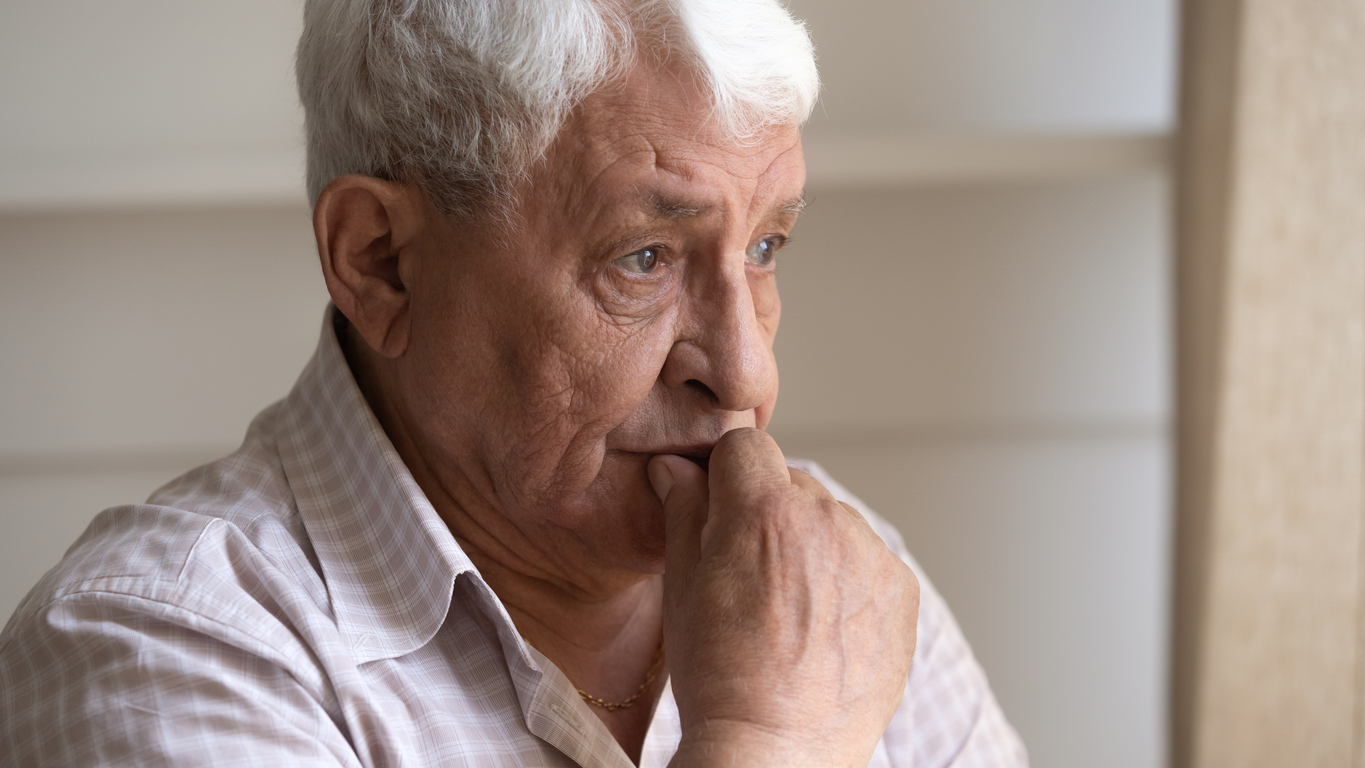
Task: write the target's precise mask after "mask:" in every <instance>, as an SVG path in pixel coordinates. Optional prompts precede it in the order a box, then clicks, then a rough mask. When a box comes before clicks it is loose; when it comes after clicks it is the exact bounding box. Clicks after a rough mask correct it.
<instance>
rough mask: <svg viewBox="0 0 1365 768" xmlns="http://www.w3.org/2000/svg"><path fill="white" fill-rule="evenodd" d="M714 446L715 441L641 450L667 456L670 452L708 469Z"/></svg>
mask: <svg viewBox="0 0 1365 768" xmlns="http://www.w3.org/2000/svg"><path fill="white" fill-rule="evenodd" d="M714 447H715V443H695V444H692V445H667V446H661V447H658V448H651V449H649V450H644V451H640V453H649V454H653V455H655V456H665V455H669V454H672V455H674V456H681V457H683V458H684V459H687V460H688V461H690V462H692V463H693V464H696V465H697V466H699V467H701V468H702V469H706V468H707V467H708V466H709V465H710V463H711V450H712V449H713V448H714Z"/></svg>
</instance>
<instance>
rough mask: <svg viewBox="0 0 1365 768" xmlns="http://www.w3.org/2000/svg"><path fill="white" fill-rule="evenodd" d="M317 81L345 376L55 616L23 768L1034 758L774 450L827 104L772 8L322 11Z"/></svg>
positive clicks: (9, 729)
mask: <svg viewBox="0 0 1365 768" xmlns="http://www.w3.org/2000/svg"><path fill="white" fill-rule="evenodd" d="M298 74H299V85H300V92H301V95H302V98H303V102H304V105H305V107H306V110H307V118H308V153H309V155H308V157H309V163H308V165H309V186H310V192H311V194H312V195H313V198H314V201H315V202H314V219H313V221H314V230H315V233H316V236H317V244H318V253H319V255H320V257H321V263H322V271H323V275H324V278H325V279H326V283H327V288H328V290H329V291H330V293H331V296H332V300H333V303H334V307H329V310H328V313H327V319H326V322H325V323H324V325H323V329H322V337H321V340H320V342H319V345H318V349H317V352H316V354H315V355H314V357H313V360H312V361H311V362H310V363H309V364H308V366H307V368H306V369H305V370H304V372H303V375H302V376H301V378H300V379H299V382H298V384H297V385H296V386H295V388H294V390H293V391H292V393H291V394H290V395H289V397H288V398H287V399H285V400H284V401H282V402H280V403H277V404H276V405H274V406H271V407H270V408H268V409H266V410H265V411H264V412H263V413H262V414H261V415H260V416H259V417H258V418H257V419H256V420H255V422H254V423H253V424H252V426H251V428H250V430H249V431H248V433H247V436H246V440H245V442H244V443H243V445H242V447H241V449H240V450H238V451H237V452H236V453H235V454H233V455H231V456H229V457H227V458H225V459H222V460H221V461H218V462H215V463H213V464H210V465H208V466H205V467H201V468H199V469H197V470H195V471H193V472H191V473H189V474H188V475H186V476H184V477H182V478H180V479H178V480H176V481H174V482H172V483H171V484H169V485H167V486H166V487H164V488H162V489H161V490H159V491H157V492H156V494H155V495H153V497H152V498H151V499H150V500H149V501H148V503H147V504H145V505H138V506H130V507H120V508H115V509H111V510H107V511H105V512H104V513H102V514H101V515H100V516H99V517H97V518H96V520H95V521H94V522H93V523H92V525H91V526H90V528H89V530H88V531H87V532H86V533H85V534H84V536H83V537H82V538H81V539H80V540H79V541H78V542H77V543H76V545H75V546H74V547H73V548H72V549H71V551H70V552H69V553H68V555H67V557H66V559H65V560H64V561H63V562H62V564H61V565H59V566H58V567H57V568H56V569H54V571H52V572H51V573H49V574H48V575H47V577H45V578H44V580H43V581H42V582H41V583H40V584H39V585H38V586H37V587H36V588H35V589H34V591H33V592H32V593H31V594H30V595H29V597H28V598H27V599H26V600H25V601H24V602H23V604H22V605H21V606H20V608H19V610H18V612H17V613H16V614H15V616H14V618H13V619H12V620H11V622H10V623H9V625H8V626H7V628H6V629H5V632H4V635H3V636H2V637H0V689H3V693H0V762H3V763H4V764H5V765H24V766H29V765H54V766H57V765H60V766H76V765H106V764H120V765H123V764H127V765H162V764H249V765H253V766H254V765H270V766H273V765H290V766H292V765H346V766H396V765H489V766H494V765H509V766H511V765H517V766H554V765H573V764H577V765H581V766H628V765H632V764H639V765H651V766H662V765H665V764H671V765H677V766H703V765H705V766H710V765H725V766H764V765H782V766H791V765H820V766H826V765H830V766H853V765H858V766H862V765H877V766H885V765H900V766H911V765H913V766H946V765H955V766H966V765H1020V764H1023V763H1024V762H1025V758H1024V753H1023V749H1022V747H1021V745H1020V744H1019V742H1018V740H1017V738H1016V737H1015V735H1014V733H1013V731H1011V729H1010V728H1009V726H1008V725H1007V724H1006V723H1005V721H1004V719H1003V717H1002V716H1001V714H1000V712H999V709H998V707H997V705H996V703H995V701H994V699H993V698H992V696H991V693H990V690H989V688H988V686H987V684H986V682H985V679H984V676H983V675H982V673H981V670H980V668H979V667H978V666H977V665H976V663H975V661H974V660H973V659H972V656H971V653H970V651H969V650H968V648H967V646H966V644H965V642H964V640H963V639H962V637H961V635H960V633H959V631H958V629H957V627H956V625H955V624H954V622H953V620H952V618H951V616H950V615H949V614H948V612H947V609H946V608H945V607H944V605H943V603H942V601H941V599H940V598H939V597H938V596H937V595H936V594H935V593H934V591H933V590H932V588H931V587H930V586H929V585H928V583H927V582H923V581H920V580H917V579H916V577H915V575H914V573H913V571H912V570H911V567H910V562H911V561H910V560H909V556H908V555H907V554H906V553H905V551H904V547H903V545H902V544H901V542H900V540H899V538H898V537H897V536H896V534H895V532H894V531H893V530H892V529H891V528H890V527H888V526H887V525H886V524H885V523H884V522H881V521H880V520H878V519H877V518H876V517H875V516H873V515H872V514H871V513H870V512H868V511H866V510H860V509H859V508H857V507H858V506H859V505H858V502H856V500H854V499H853V497H851V496H848V495H847V493H846V492H844V491H843V490H842V489H841V488H840V487H839V486H838V485H837V484H835V483H833V481H832V480H829V479H828V478H827V477H825V476H824V475H823V473H821V472H820V471H819V469H818V468H817V467H815V466H814V465H810V464H800V463H793V466H794V468H789V465H788V463H787V462H786V460H785V459H784V457H783V455H782V452H781V451H780V450H779V448H778V446H777V445H776V444H775V443H774V442H773V440H772V439H771V438H769V437H768V436H767V435H766V434H765V433H764V432H763V431H762V430H763V428H764V426H765V425H766V424H767V422H768V419H769V418H770V416H771V415H772V412H773V406H774V403H775V400H776V397H777V369H776V367H775V364H774V360H773V356H772V352H771V348H772V342H773V337H774V334H775V333H776V331H777V325H778V317H779V314H780V303H779V300H778V295H777V289H776V284H775V273H774V269H775V260H776V258H777V252H778V251H779V250H780V249H781V248H782V246H783V244H784V243H785V242H786V240H787V238H788V236H789V233H790V232H791V230H792V227H793V226H794V225H795V223H796V218H797V215H798V214H799V212H800V211H801V207H802V205H803V197H802V185H803V182H804V166H803V164H802V157H801V146H800V138H799V133H798V128H799V126H800V124H801V122H802V121H804V119H805V118H806V116H807V115H808V114H809V112H810V110H811V107H812V103H813V101H814V98H815V93H816V74H815V69H814V63H813V58H812V52H811V47H810V43H809V41H808V39H807V37H806V35H805V32H804V29H803V28H802V27H801V26H800V25H799V24H797V23H796V22H794V21H793V20H792V19H791V18H790V17H789V16H787V14H786V12H785V11H783V10H782V8H781V7H780V6H779V5H777V4H776V2H774V1H773V0H767V1H760V0H752V1H750V0H744V1H740V0H676V1H675V2H663V1H662V0H658V1H654V2H640V3H634V4H626V3H621V2H608V1H607V0H600V1H599V2H590V1H589V0H544V2H539V3H537V2H532V1H531V0H310V1H309V2H308V4H307V9H306V28H305V32H304V36H303V40H302V42H301V43H300V45H299V55H298ZM841 498H842V499H844V501H839V500H838V499H841ZM917 626H918V633H917ZM917 641H918V644H917ZM912 657H913V659H914V664H913V668H912V664H911V660H912ZM670 761H671V762H670Z"/></svg>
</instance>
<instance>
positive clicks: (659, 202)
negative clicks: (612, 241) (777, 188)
mask: <svg viewBox="0 0 1365 768" xmlns="http://www.w3.org/2000/svg"><path fill="white" fill-rule="evenodd" d="M648 205H649V208H650V209H651V210H653V212H654V214H655V216H657V217H658V218H661V219H690V218H693V217H696V216H701V215H703V214H706V213H710V212H711V211H713V210H715V206H714V205H710V204H707V203H694V202H689V201H686V200H680V199H677V198H672V197H668V196H666V195H663V194H660V193H658V192H653V193H650V195H649V197H648ZM805 209H806V193H805V192H804V191H803V192H801V194H799V195H797V196H796V197H794V198H792V199H790V200H787V201H786V202H784V203H782V204H781V205H779V206H777V208H776V211H777V213H778V214H780V215H783V216H795V215H797V214H799V213H801V212H802V211H804V210H805Z"/></svg>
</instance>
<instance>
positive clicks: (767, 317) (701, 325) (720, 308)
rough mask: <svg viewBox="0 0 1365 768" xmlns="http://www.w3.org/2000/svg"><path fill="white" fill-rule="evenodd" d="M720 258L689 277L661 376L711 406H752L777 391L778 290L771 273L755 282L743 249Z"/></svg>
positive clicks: (735, 408) (672, 386)
mask: <svg viewBox="0 0 1365 768" xmlns="http://www.w3.org/2000/svg"><path fill="white" fill-rule="evenodd" d="M722 261H724V262H727V263H723V264H720V265H717V268H715V269H713V270H710V271H709V272H708V273H707V274H706V275H704V276H696V275H690V276H689V278H690V279H689V280H688V286H687V289H686V290H685V292H684V297H683V301H684V306H683V307H682V308H681V312H680V315H679V332H678V335H677V340H676V341H675V342H674V344H673V347H672V349H671V350H669V354H668V358H667V359H666V360H665V362H664V368H663V371H662V378H663V382H664V384H665V385H666V386H668V387H669V388H670V389H673V390H675V391H677V390H679V389H682V390H689V389H690V390H692V391H693V392H694V393H695V394H696V395H698V396H701V397H703V398H704V399H705V400H706V401H707V405H708V407H709V408H712V409H715V410H720V411H749V410H753V409H755V408H759V407H760V406H762V405H764V404H765V403H769V402H771V401H772V400H773V399H774V397H775V396H776V394H777V364H776V361H775V360H774V359H773V353H772V342H773V335H774V334H775V333H776V330H777V320H778V312H779V305H778V300H777V289H776V286H774V285H773V284H772V280H773V277H772V276H771V275H767V276H763V277H759V278H756V279H755V281H754V282H751V278H750V276H749V275H748V273H747V270H746V267H745V262H744V257H743V254H742V253H740V254H739V257H738V259H725V260H722ZM736 261H737V262H738V263H737V264H736ZM756 294H761V295H756Z"/></svg>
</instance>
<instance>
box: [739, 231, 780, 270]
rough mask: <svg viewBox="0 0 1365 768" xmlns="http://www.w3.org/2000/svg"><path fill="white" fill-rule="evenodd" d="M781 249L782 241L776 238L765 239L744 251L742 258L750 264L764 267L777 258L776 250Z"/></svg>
mask: <svg viewBox="0 0 1365 768" xmlns="http://www.w3.org/2000/svg"><path fill="white" fill-rule="evenodd" d="M781 247H782V240H781V239H780V238H776V237H765V238H763V239H762V240H759V241H758V242H756V243H754V244H753V245H751V246H749V247H748V248H746V249H744V258H745V259H746V260H748V262H749V263H750V264H757V265H758V266H760V267H766V266H768V265H770V264H772V263H773V259H776V258H777V249H778V248H781Z"/></svg>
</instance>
